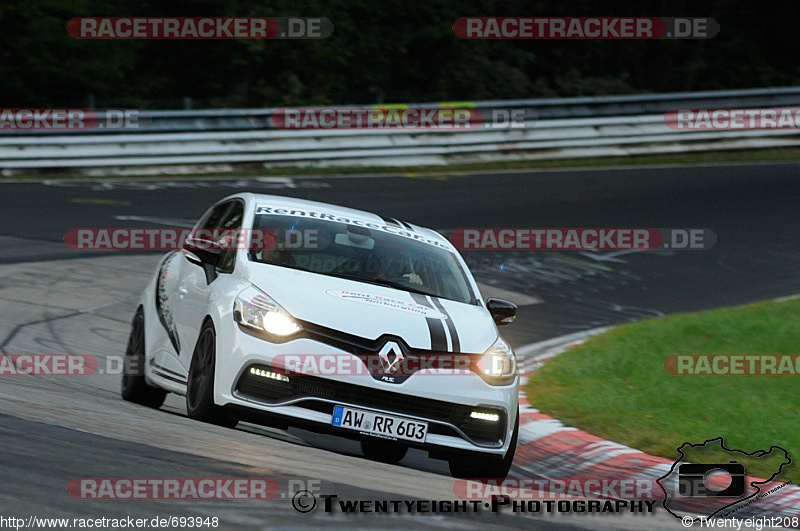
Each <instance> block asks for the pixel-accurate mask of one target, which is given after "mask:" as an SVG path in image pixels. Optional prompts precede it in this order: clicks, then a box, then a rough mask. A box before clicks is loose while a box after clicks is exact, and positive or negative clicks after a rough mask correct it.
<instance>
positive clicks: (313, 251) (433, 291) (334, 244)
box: [249, 214, 475, 304]
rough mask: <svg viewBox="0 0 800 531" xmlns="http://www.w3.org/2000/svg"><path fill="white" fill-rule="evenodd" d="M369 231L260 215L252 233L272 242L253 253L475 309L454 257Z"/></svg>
mask: <svg viewBox="0 0 800 531" xmlns="http://www.w3.org/2000/svg"><path fill="white" fill-rule="evenodd" d="M365 225H367V224H365V223H360V224H359V225H354V224H348V223H339V222H336V221H323V220H319V219H310V218H307V217H295V216H284V215H270V214H257V215H256V218H255V222H254V224H253V228H254V229H256V230H260V231H263V232H264V233H265V234H267V235H268V236H267V237H266V238H265V240H266V241H265V245H264V246H263V247H264V248H263V249H256V248H255V246H253V247H252V250H251V251H250V253H249V256H250V260H252V261H254V262H259V263H263V264H270V265H276V266H282V267H288V268H292V269H300V270H303V271H309V272H312V273H317V274H320V275H328V276H335V277H340V278H348V279H352V280H357V281H360V282H367V283H371V284H379V285H383V286H388V287H391V288H395V289H400V290H403V291H408V292H410V293H421V294H425V295H432V296H435V297H441V298H444V299H450V300H454V301H457V302H463V303H466V304H474V303H475V297H474V296H473V293H472V289H471V288H470V284H469V282H468V280H467V278H466V275H465V273H464V270H463V269H462V267H461V264H460V263H459V261H458V259H457V258H456V255H455V254H454V253H453V252H452V251H450V250H448V249H447V248H445V247H439V246H437V245H432V244H429V243H425V242H423V241H418V240H415V239H414V238H413V237H407V236H403V235H400V234H396V233H393V232H388V231H386V230H384V228H386V227H385V226H384V225H379V224H372V223H369V225H370V226H373V227H378V228H373V229H369V228H367V227H366V226H365ZM397 232H405V233H406V234H412V233H411V232H410V231H406V230H405V229H400V228H398V229H397Z"/></svg>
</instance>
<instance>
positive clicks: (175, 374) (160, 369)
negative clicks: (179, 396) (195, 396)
mask: <svg viewBox="0 0 800 531" xmlns="http://www.w3.org/2000/svg"><path fill="white" fill-rule="evenodd" d="M151 365H152V366H153V367H155V368H156V369H158V370H159V371H162V372H165V373H167V374H171V375H172V376H177V377H178V378H183V375H182V374H180V373H178V372H175V371H173V370H171V369H167V368H166V367H162V366H161V365H159V364H158V363H151ZM183 379H184V381H185V380H186V378H183Z"/></svg>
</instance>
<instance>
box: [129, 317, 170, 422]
mask: <svg viewBox="0 0 800 531" xmlns="http://www.w3.org/2000/svg"><path fill="white" fill-rule="evenodd" d="M120 394H121V395H122V398H123V399H124V400H127V401H128V402H133V403H134V404H140V405H142V406H147V407H152V408H155V409H158V408H160V407H161V405H162V404H163V403H164V399H165V398H167V391H165V390H164V389H159V388H158V387H153V386H152V385H150V384H148V383H147V381H146V380H145V378H144V311H143V310H142V308H139V309H138V310H136V314H135V315H134V316H133V321H132V322H131V333H130V336H129V337H128V346H127V348H126V349H125V366H124V367H123V372H122V390H121V393H120Z"/></svg>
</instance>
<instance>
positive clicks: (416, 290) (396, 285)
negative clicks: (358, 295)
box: [368, 278, 446, 298]
mask: <svg viewBox="0 0 800 531" xmlns="http://www.w3.org/2000/svg"><path fill="white" fill-rule="evenodd" d="M368 282H371V283H372V284H377V285H378V286H386V287H389V288H394V289H399V290H402V291H410V292H411V293H419V294H420V295H430V296H432V297H439V295H438V294H437V293H431V292H430V291H423V290H421V289H419V288H415V287H412V286H409V285H408V284H402V283H400V282H393V281H391V280H386V279H385V278H376V279H375V280H371V281H368ZM445 298H446V297H445Z"/></svg>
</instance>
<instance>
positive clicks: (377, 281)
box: [323, 273, 439, 297]
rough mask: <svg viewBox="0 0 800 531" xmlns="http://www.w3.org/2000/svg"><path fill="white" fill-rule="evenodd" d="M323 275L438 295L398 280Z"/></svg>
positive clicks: (331, 274)
mask: <svg viewBox="0 0 800 531" xmlns="http://www.w3.org/2000/svg"><path fill="white" fill-rule="evenodd" d="M323 275H328V276H331V277H336V278H344V279H346V280H354V281H356V282H366V283H367V284H374V285H376V286H384V287H387V288H394V289H399V290H401V291H409V292H411V293H419V294H420V295H430V296H432V297H439V295H438V294H436V293H431V292H430V291H423V290H421V289H417V288H414V287H411V286H408V285H406V284H401V283H400V282H392V281H391V280H386V279H384V278H375V279H370V278H363V277H357V276H353V275H346V274H342V273H323Z"/></svg>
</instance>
